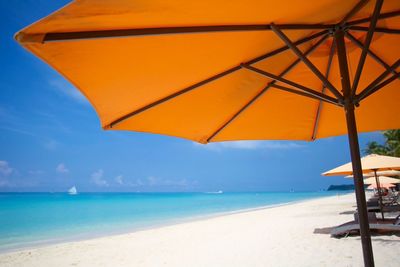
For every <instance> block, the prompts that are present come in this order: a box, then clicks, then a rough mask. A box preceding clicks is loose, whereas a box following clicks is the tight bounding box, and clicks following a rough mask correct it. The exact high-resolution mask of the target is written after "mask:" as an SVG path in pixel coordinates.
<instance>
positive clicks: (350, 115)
mask: <svg viewBox="0 0 400 267" xmlns="http://www.w3.org/2000/svg"><path fill="white" fill-rule="evenodd" d="M334 39H335V43H336V47H337V57H338V62H339V69H340V76H341V82H342V92H343V98H344V99H343V100H344V111H345V114H346V124H347V134H348V137H349V145H350V155H351V162H352V166H353V176H354V187H355V191H356V199H357V209H358V222H359V224H360V236H361V243H362V250H363V256H364V265H365V266H366V267H373V266H375V264H374V256H373V252H372V244H371V233H370V229H369V222H368V212H367V203H366V201H365V190H364V181H363V173H362V167H361V158H360V147H359V144H358V135H357V126H356V118H355V114H354V100H353V96H352V90H351V85H350V77H349V68H348V64H347V56H346V55H347V54H346V45H345V42H344V31H343V29H341V28H338V29H337V30H336V31H335V33H334Z"/></svg>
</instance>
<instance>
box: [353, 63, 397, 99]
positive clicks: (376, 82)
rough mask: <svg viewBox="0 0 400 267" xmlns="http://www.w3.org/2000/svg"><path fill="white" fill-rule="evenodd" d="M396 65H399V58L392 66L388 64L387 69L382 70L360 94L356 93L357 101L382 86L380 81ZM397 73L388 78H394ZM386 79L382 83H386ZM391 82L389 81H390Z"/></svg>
mask: <svg viewBox="0 0 400 267" xmlns="http://www.w3.org/2000/svg"><path fill="white" fill-rule="evenodd" d="M398 66H400V59H398V60H397V61H396V62H395V63H394V64H393V65H392V66H390V68H389V69H387V70H386V71H384V72H383V73H382V74H381V75H379V76H378V77H377V78H376V79H375V80H374V81H373V82H371V83H370V84H369V85H368V86H367V87H366V88H365V89H364V90H363V91H362V92H361V93H360V94H358V95H357V96H356V98H355V100H356V101H357V102H360V101H361V100H363V99H364V98H366V97H368V96H369V95H371V94H372V93H374V92H376V91H377V90H378V89H380V88H382V87H383V86H381V84H382V83H380V82H381V81H382V80H383V79H385V78H386V76H388V75H389V74H390V73H391V72H393V71H394V70H395V69H396V68H397V67H398ZM398 76H399V75H398V74H396V75H393V76H392V77H391V78H389V79H393V80H395V79H396V78H397V77H398ZM387 82H388V81H387V80H386V81H384V83H387ZM390 82H391V81H390Z"/></svg>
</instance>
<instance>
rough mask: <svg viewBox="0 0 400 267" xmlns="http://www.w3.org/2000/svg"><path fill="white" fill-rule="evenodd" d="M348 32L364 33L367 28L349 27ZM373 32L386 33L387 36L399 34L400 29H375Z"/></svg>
mask: <svg viewBox="0 0 400 267" xmlns="http://www.w3.org/2000/svg"><path fill="white" fill-rule="evenodd" d="M349 30H352V31H361V32H366V31H368V30H369V28H368V27H362V26H350V27H349ZM375 32H381V33H388V34H400V29H389V28H381V27H376V28H375Z"/></svg>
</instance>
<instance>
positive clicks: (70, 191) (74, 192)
mask: <svg viewBox="0 0 400 267" xmlns="http://www.w3.org/2000/svg"><path fill="white" fill-rule="evenodd" d="M68 194H70V195H76V194H78V191H77V190H76V187H75V186H73V187H71V188H70V189H69V190H68Z"/></svg>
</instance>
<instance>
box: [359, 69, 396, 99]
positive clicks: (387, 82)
mask: <svg viewBox="0 0 400 267" xmlns="http://www.w3.org/2000/svg"><path fill="white" fill-rule="evenodd" d="M399 78H400V73H399V72H397V73H396V74H395V75H393V76H392V77H390V78H388V79H386V80H385V81H383V82H381V83H380V84H378V85H377V86H375V87H374V88H372V89H371V90H370V91H369V92H367V93H366V94H365V95H364V96H363V97H360V98H357V99H356V100H357V102H359V101H361V100H363V99H364V98H366V97H368V96H370V95H372V94H373V93H375V92H377V91H378V90H380V89H381V88H383V87H385V86H386V85H388V84H390V83H391V82H393V81H394V80H396V79H399Z"/></svg>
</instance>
